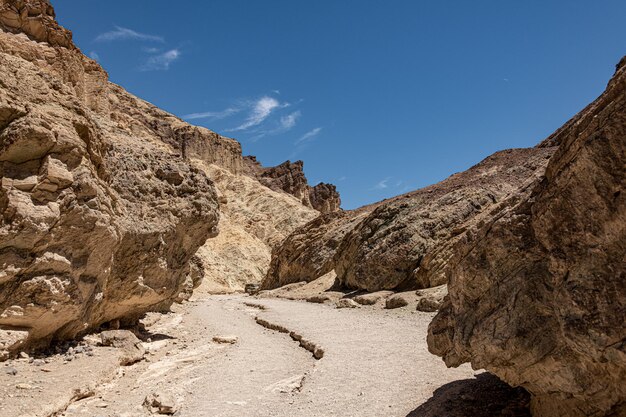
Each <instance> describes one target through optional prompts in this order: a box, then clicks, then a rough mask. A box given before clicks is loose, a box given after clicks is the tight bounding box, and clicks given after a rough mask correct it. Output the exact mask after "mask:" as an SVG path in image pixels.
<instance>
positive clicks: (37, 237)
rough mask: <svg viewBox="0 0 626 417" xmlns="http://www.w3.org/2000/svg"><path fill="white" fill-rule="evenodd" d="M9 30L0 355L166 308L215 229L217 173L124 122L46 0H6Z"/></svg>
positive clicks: (2, 113)
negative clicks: (198, 166)
mask: <svg viewBox="0 0 626 417" xmlns="http://www.w3.org/2000/svg"><path fill="white" fill-rule="evenodd" d="M0 27H2V29H3V31H1V32H0V174H1V177H2V189H1V190H0V213H1V216H2V217H1V220H0V266H1V272H0V340H1V341H2V346H0V351H5V352H6V351H7V350H9V351H10V350H13V349H16V348H17V347H20V344H21V343H22V342H25V343H31V344H33V343H34V344H38V343H45V342H47V341H48V340H50V339H51V338H69V337H74V336H76V335H77V334H80V333H81V332H84V331H86V330H88V329H90V328H93V327H96V326H99V325H101V324H103V323H106V322H110V321H114V320H115V321H116V320H123V321H124V320H132V319H134V318H136V317H138V316H139V315H141V314H142V313H143V312H145V311H147V310H151V309H156V308H162V307H164V306H167V305H168V304H169V303H171V302H172V301H173V299H174V298H175V297H176V296H177V295H178V292H179V291H180V289H181V287H182V284H183V283H184V282H185V280H186V278H187V275H188V273H189V260H190V258H191V257H192V255H193V254H194V253H195V251H196V250H197V249H198V248H199V247H200V246H201V245H202V244H203V243H204V242H205V241H206V239H207V238H208V237H210V236H212V235H215V233H216V231H217V228H216V226H217V222H218V217H219V213H218V203H217V196H216V193H215V189H214V187H213V185H212V183H211V181H210V180H209V179H208V178H207V176H206V175H205V174H204V173H203V172H201V171H200V170H198V169H196V168H194V167H193V166H191V165H190V164H188V163H187V162H185V161H184V160H183V159H182V158H181V157H180V156H179V155H177V154H176V151H175V149H173V148H172V147H170V146H168V145H166V144H165V143H163V142H162V141H161V140H159V138H158V137H156V136H154V135H151V134H150V132H149V131H147V130H146V131H142V132H136V131H134V129H133V126H132V124H131V123H129V124H128V125H124V124H123V123H120V122H118V121H117V120H116V117H115V115H117V114H120V113H126V110H128V109H127V108H125V107H124V100H125V98H126V97H125V93H123V92H122V91H121V89H119V88H117V87H115V86H113V85H111V84H109V83H108V82H107V74H106V72H104V71H103V70H102V68H100V66H99V65H97V64H96V63H95V62H94V61H92V60H90V59H88V58H86V57H85V56H83V55H82V54H81V53H80V52H79V51H78V50H77V49H76V48H75V47H74V46H73V44H72V43H71V35H70V34H69V32H68V31H66V30H65V29H62V28H60V27H59V26H58V25H57V24H56V22H55V21H54V12H53V10H52V7H51V6H50V5H49V4H48V3H47V2H46V1H7V0H4V1H2V2H0ZM7 32H9V33H7ZM14 32H15V33H17V34H13V33H14ZM131 119H132V116H129V118H128V119H127V120H128V121H130V120H131ZM5 354H6V353H5Z"/></svg>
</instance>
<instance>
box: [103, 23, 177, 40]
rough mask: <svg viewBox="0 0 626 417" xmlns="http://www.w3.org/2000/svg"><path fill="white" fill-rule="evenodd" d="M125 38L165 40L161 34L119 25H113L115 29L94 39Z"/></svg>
mask: <svg viewBox="0 0 626 417" xmlns="http://www.w3.org/2000/svg"><path fill="white" fill-rule="evenodd" d="M127 40H135V41H147V42H165V39H164V38H163V37H162V36H157V35H149V34H147V33H141V32H137V31H134V30H132V29H128V28H124V27H121V26H115V30H111V31H109V32H104V33H101V34H100V35H98V36H97V37H96V39H95V41H96V42H114V41H127Z"/></svg>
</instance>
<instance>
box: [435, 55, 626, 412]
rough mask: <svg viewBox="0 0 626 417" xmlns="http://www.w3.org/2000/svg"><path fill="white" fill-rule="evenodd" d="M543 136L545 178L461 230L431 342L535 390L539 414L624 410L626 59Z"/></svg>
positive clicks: (454, 361)
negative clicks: (594, 94) (549, 148)
mask: <svg viewBox="0 0 626 417" xmlns="http://www.w3.org/2000/svg"><path fill="white" fill-rule="evenodd" d="M625 62H626V60H624V59H623V60H622V62H621V63H620V65H619V66H618V68H617V72H616V74H615V76H614V77H613V79H612V80H611V81H610V82H609V84H608V87H607V89H606V91H605V92H604V94H602V95H601V96H600V97H599V98H598V99H597V100H596V101H595V102H594V103H592V104H591V105H590V106H588V107H587V108H586V109H585V110H583V111H582V112H581V113H579V114H578V115H577V116H576V117H574V118H573V119H572V120H571V121H570V122H568V123H567V124H566V125H565V126H564V127H563V128H561V129H559V130H558V131H557V132H556V133H555V134H554V135H553V136H552V137H551V138H549V139H548V140H547V141H546V143H548V144H550V143H555V144H559V148H558V151H557V152H556V153H555V155H554V156H553V157H552V159H551V160H550V162H549V164H548V167H547V169H546V173H545V178H540V179H537V180H536V181H534V183H533V184H531V185H530V186H529V187H527V189H526V190H525V191H524V192H523V193H520V194H518V195H516V196H514V197H513V198H510V199H509V200H507V201H505V202H503V204H502V205H501V207H500V209H499V212H498V214H497V215H496V216H494V217H492V218H491V219H490V220H489V221H487V222H485V223H484V224H483V225H482V227H481V228H479V229H477V230H475V231H473V232H472V234H471V235H468V236H467V238H466V239H464V241H463V242H460V244H459V246H458V247H457V250H458V251H459V252H460V253H462V254H463V259H462V261H461V262H460V263H459V264H458V265H456V267H455V268H454V269H453V271H452V273H451V279H450V282H449V298H448V299H447V301H445V302H444V305H443V307H442V309H441V310H440V312H439V314H438V315H437V316H436V317H435V319H434V320H433V322H432V323H431V325H430V329H429V336H428V344H429V348H430V350H431V351H432V352H433V353H435V354H437V355H439V356H442V357H443V359H444V360H445V362H446V364H447V365H448V366H458V365H460V364H462V363H464V362H471V364H472V366H473V367H474V368H477V369H478V368H485V369H487V370H489V371H491V372H493V373H495V374H496V375H498V376H499V377H500V378H502V379H503V380H505V381H506V382H508V383H509V384H512V385H521V386H523V387H525V388H526V389H527V390H528V391H529V392H530V393H531V394H532V401H531V409H532V412H533V415H534V416H537V417H543V416H545V417H548V416H549V417H565V416H567V417H577V416H623V415H626V385H625V384H624V381H625V380H626V343H625V342H624V341H625V340H626V327H625V326H624V323H625V321H626V262H625V259H626V258H625V256H626V195H625V193H624V187H625V186H626V67H625V66H624V63H625Z"/></svg>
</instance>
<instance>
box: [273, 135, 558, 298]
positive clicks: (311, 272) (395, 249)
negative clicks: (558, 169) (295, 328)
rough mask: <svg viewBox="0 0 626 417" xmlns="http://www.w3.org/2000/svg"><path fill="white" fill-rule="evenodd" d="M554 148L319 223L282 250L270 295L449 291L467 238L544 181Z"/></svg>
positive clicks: (517, 153) (520, 154) (512, 154)
mask: <svg viewBox="0 0 626 417" xmlns="http://www.w3.org/2000/svg"><path fill="white" fill-rule="evenodd" d="M553 152H554V147H537V148H530V149H511V150H507V151H502V152H497V153H495V154H494V155H492V156H490V157H488V158H486V159H485V160H484V161H482V162H481V163H479V164H477V165H476V166H474V167H472V168H470V169H468V170H467V171H465V172H462V173H458V174H455V175H453V176H451V177H450V178H448V179H446V180H444V181H442V182H440V183H438V184H435V185H433V186H430V187H426V188H424V189H421V190H417V191H414V192H411V193H408V194H405V195H402V196H399V197H395V198H393V199H390V200H385V201H382V202H380V203H377V204H375V205H372V206H368V207H363V208H361V209H358V210H354V211H349V212H343V213H336V214H331V215H326V216H323V217H320V218H318V219H316V220H314V221H312V222H311V223H309V224H307V225H305V226H303V227H302V228H300V229H298V230H296V231H295V232H294V233H293V234H292V235H291V236H289V237H288V238H287V239H286V240H285V242H284V243H283V245H281V246H280V247H279V248H277V249H276V251H275V252H274V254H273V256H272V263H271V266H270V269H269V271H268V274H267V276H266V278H265V279H264V281H263V285H262V286H263V288H265V289H269V288H275V287H277V286H281V285H285V284H288V283H292V282H299V281H311V280H314V279H316V278H317V277H319V276H320V275H323V274H325V273H327V272H329V271H330V270H333V269H335V271H336V273H337V284H338V285H340V286H343V287H347V288H353V289H363V290H367V291H379V290H392V289H394V290H405V289H417V288H429V287H433V286H438V285H441V284H445V283H446V282H447V279H448V271H449V269H450V267H451V266H452V265H454V264H455V262H457V253H456V252H455V251H454V250H453V246H454V245H455V243H456V242H457V241H459V240H460V239H463V236H464V234H465V233H466V231H467V230H470V229H472V228H473V227H475V226H477V225H480V224H481V223H484V222H485V221H488V220H489V219H490V218H492V217H493V215H494V211H493V210H494V209H495V208H496V207H497V206H498V204H499V203H500V202H501V201H503V200H505V199H507V198H508V197H509V196H511V195H514V194H516V193H519V192H520V190H521V189H523V188H524V187H525V186H526V185H527V184H528V183H529V182H532V181H533V180H534V179H536V178H538V177H540V176H541V175H542V174H543V171H544V169H545V166H546V164H547V161H548V159H549V158H550V156H551V155H552V153H553Z"/></svg>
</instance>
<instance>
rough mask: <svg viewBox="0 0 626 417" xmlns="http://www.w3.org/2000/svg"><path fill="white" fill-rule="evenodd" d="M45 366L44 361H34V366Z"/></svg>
mask: <svg viewBox="0 0 626 417" xmlns="http://www.w3.org/2000/svg"><path fill="white" fill-rule="evenodd" d="M44 364H45V362H44V361H43V359H35V360H34V361H33V365H35V366H43V365H44Z"/></svg>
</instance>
